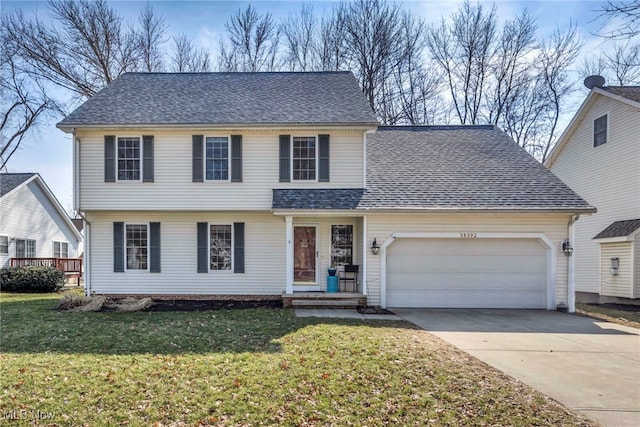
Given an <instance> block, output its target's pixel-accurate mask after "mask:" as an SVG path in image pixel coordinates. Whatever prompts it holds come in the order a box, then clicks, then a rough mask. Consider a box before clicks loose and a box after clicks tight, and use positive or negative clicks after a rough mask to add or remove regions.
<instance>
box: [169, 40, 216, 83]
mask: <svg viewBox="0 0 640 427" xmlns="http://www.w3.org/2000/svg"><path fill="white" fill-rule="evenodd" d="M172 41H173V49H172V51H171V53H170V54H169V70H170V71H171V72H174V73H186V72H188V73H198V72H208V71H211V59H210V57H209V52H208V51H207V50H205V49H200V48H197V47H195V46H193V43H192V42H191V39H189V37H187V36H186V35H185V34H182V35H179V36H174V37H173V39H172Z"/></svg>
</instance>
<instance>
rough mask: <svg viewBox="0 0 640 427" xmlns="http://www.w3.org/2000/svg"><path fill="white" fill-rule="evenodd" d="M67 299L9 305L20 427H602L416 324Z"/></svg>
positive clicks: (13, 403)
mask: <svg viewBox="0 0 640 427" xmlns="http://www.w3.org/2000/svg"><path fill="white" fill-rule="evenodd" d="M57 298H59V295H58V296H56V295H53V296H51V295H19V294H2V295H1V296H0V310H1V325H0V327H1V328H0V337H1V340H2V341H1V353H0V366H2V375H0V389H1V390H2V394H1V395H0V408H2V417H3V418H4V419H16V418H20V419H21V420H22V421H18V422H17V424H16V425H18V423H25V424H26V422H25V421H28V422H29V423H34V424H36V425H89V426H100V425H109V426H111V425H134V426H135V425H140V426H147V425H158V426H166V425H298V426H302V425H337V426H344V425H358V426H359V425H370V426H374V425H393V426H405V425H418V426H424V425H455V426H457V425H509V426H513V425H515V426H518V425H520V426H531V425H549V426H557V425H591V424H590V422H588V421H585V420H584V418H580V417H578V416H576V415H574V414H571V413H569V412H568V410H567V409H565V408H564V407H562V406H560V405H559V404H557V403H555V402H553V401H551V400H550V399H547V398H546V397H544V396H543V395H541V394H540V393H537V392H535V391H533V390H532V389H530V388H528V387H526V386H524V385H522V384H520V383H518V382H516V381H515V380H513V379H511V378H509V377H506V376H504V375H502V374H501V373H499V372H497V371H495V370H493V369H491V368H489V367H487V366H486V365H484V364H483V363H481V362H479V361H478V360H476V359H473V358H471V357H470V356H467V355H466V354H465V353H462V352H461V351H458V350H456V349H454V348H453V347H451V346H449V345H448V344H445V343H444V342H442V341H440V340H439V339H438V338H435V337H433V336H431V335H429V334H428V333H426V332H424V331H421V330H419V329H416V328H415V327H414V326H413V325H411V324H409V323H406V322H391V321H360V320H328V319H313V318H296V317H295V316H294V313H293V311H292V310H280V309H247V310H221V311H203V312H143V313H128V314H125V313H63V312H56V311H54V310H52V307H54V306H55V303H56V300H57ZM0 424H3V425H4V420H3V422H1V423H0ZM7 425H12V424H11V423H8V424H7Z"/></svg>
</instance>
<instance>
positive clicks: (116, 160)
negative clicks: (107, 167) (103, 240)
mask: <svg viewBox="0 0 640 427" xmlns="http://www.w3.org/2000/svg"><path fill="white" fill-rule="evenodd" d="M114 138H115V151H116V153H115V154H116V155H115V157H114V162H115V165H114V166H115V170H116V171H115V173H116V176H115V178H116V182H130V183H139V182H143V181H142V179H143V177H144V170H143V169H144V139H143V135H115V136H114ZM119 138H138V140H139V143H140V158H139V159H138V160H139V161H140V178H139V179H120V174H119V173H118V172H119V167H118V163H119V159H120V158H119V157H118V139H119ZM125 225H126V224H125Z"/></svg>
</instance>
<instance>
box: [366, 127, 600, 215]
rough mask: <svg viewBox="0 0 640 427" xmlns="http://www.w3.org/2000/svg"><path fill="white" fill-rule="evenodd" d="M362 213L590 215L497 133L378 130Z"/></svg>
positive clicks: (370, 139) (370, 146)
mask: <svg viewBox="0 0 640 427" xmlns="http://www.w3.org/2000/svg"><path fill="white" fill-rule="evenodd" d="M359 208H361V209H362V208H364V209H394V210H395V209H429V210H501V211H507V210H514V211H518V210H533V211H564V212H593V211H595V209H594V208H592V207H591V206H589V204H588V203H587V202H585V201H584V200H583V199H582V198H580V196H578V195H577V194H576V193H574V192H573V191H572V190H571V189H570V188H569V187H567V186H566V185H565V184H564V183H563V182H562V181H560V180H559V179H558V178H557V177H556V176H555V175H553V174H552V173H551V172H549V171H548V170H547V169H545V168H544V166H542V165H541V164H540V163H538V162H537V161H536V160H535V159H534V158H533V157H531V156H530V155H529V154H528V153H527V152H526V151H524V150H523V149H522V148H520V147H519V146H518V145H517V144H515V143H514V142H513V140H512V139H511V138H509V137H508V136H507V135H506V134H505V133H504V132H502V131H500V130H499V129H497V128H496V127H494V126H417V127H380V128H378V130H377V131H376V132H375V133H372V134H370V135H368V136H367V191H366V193H365V194H364V196H363V197H362V199H361V200H360V203H359Z"/></svg>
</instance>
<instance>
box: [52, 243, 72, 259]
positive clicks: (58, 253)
mask: <svg viewBox="0 0 640 427" xmlns="http://www.w3.org/2000/svg"><path fill="white" fill-rule="evenodd" d="M53 257H54V258H69V243H67V242H55V241H54V242H53Z"/></svg>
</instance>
